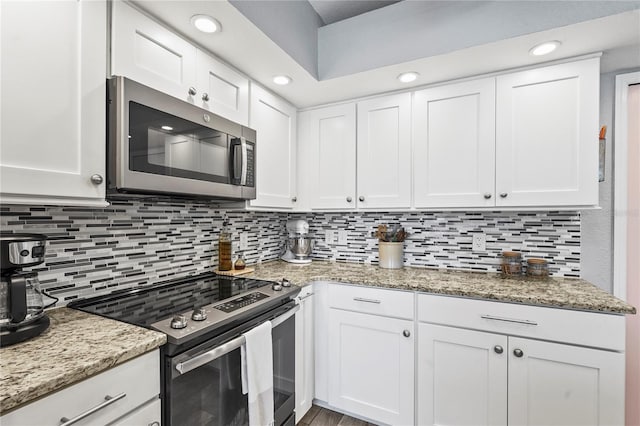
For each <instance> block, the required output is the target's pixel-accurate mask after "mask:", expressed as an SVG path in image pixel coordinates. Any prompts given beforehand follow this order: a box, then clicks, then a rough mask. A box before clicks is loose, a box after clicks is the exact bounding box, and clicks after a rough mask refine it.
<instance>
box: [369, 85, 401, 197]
mask: <svg viewBox="0 0 640 426" xmlns="http://www.w3.org/2000/svg"><path fill="white" fill-rule="evenodd" d="M357 130H358V136H357V139H358V142H357V148H358V161H357V167H358V207H362V208H380V207H390V208H408V207H410V206H411V93H401V94H398V95H390V96H384V97H380V98H375V99H370V100H366V101H362V102H358V127H357Z"/></svg>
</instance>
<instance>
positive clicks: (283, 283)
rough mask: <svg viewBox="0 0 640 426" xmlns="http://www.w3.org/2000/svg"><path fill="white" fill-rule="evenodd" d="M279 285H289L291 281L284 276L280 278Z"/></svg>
mask: <svg viewBox="0 0 640 426" xmlns="http://www.w3.org/2000/svg"><path fill="white" fill-rule="evenodd" d="M280 285H281V286H282V287H291V281H289V280H288V279H286V278H283V279H282V282H281V283H280Z"/></svg>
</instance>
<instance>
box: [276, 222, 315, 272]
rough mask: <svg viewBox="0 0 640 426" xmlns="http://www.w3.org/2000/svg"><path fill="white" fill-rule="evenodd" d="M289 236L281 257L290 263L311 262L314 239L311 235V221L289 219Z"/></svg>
mask: <svg viewBox="0 0 640 426" xmlns="http://www.w3.org/2000/svg"><path fill="white" fill-rule="evenodd" d="M286 227H287V238H286V240H285V249H284V254H283V255H282V257H281V259H282V260H284V261H287V262H290V263H311V252H312V251H313V246H314V239H313V237H311V236H309V223H308V222H307V221H306V220H301V219H296V220H289V221H287V225H286Z"/></svg>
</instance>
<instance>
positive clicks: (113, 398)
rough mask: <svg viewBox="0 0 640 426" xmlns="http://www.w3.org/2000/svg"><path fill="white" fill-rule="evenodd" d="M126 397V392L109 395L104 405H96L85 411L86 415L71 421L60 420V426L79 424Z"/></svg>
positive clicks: (80, 415)
mask: <svg viewBox="0 0 640 426" xmlns="http://www.w3.org/2000/svg"><path fill="white" fill-rule="evenodd" d="M125 396H127V394H126V393H124V392H122V393H121V394H119V395H116V396H109V395H107V396H105V397H104V399H105V401H104V402H103V403H102V404H98V405H96V406H95V407H93V408H90V409H88V410H87V411H85V412H84V413H82V414H78V415H77V416H75V417H74V418H72V419H69V418H67V417H62V418H61V419H60V423H61V425H60V426H70V425H72V424H74V423H78V422H79V421H80V420H82V419H84V418H86V417H89V416H90V415H92V414H93V413H95V412H97V411H100V410H102V409H103V408H105V407H107V406H109V405H111V404H113V403H114V402H116V401H119V400H121V399H122V398H124V397H125Z"/></svg>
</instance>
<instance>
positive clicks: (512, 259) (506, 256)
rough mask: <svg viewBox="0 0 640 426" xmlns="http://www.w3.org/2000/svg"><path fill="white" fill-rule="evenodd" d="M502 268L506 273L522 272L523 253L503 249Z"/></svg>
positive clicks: (516, 273) (518, 273)
mask: <svg viewBox="0 0 640 426" xmlns="http://www.w3.org/2000/svg"><path fill="white" fill-rule="evenodd" d="M501 269H502V273H503V274H504V275H520V274H522V255H521V254H520V253H518V252H516V251H503V252H502V266H501Z"/></svg>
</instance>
